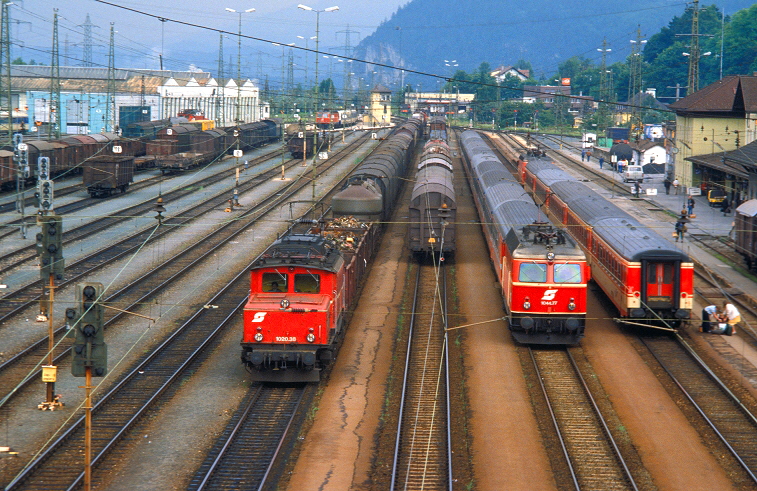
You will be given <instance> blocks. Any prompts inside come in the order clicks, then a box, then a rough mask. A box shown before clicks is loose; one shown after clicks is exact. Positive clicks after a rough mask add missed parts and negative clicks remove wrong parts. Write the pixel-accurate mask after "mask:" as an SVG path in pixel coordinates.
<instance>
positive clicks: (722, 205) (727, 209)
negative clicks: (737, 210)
mask: <svg viewBox="0 0 757 491" xmlns="http://www.w3.org/2000/svg"><path fill="white" fill-rule="evenodd" d="M720 211H722V212H723V216H726V215H728V213H730V211H731V203H730V202H729V201H728V198H725V199H723V202H722V203H720Z"/></svg>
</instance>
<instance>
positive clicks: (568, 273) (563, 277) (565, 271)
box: [554, 264, 581, 283]
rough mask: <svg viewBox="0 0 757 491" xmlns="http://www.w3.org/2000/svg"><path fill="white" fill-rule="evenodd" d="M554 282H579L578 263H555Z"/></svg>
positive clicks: (579, 267) (579, 268) (579, 270)
mask: <svg viewBox="0 0 757 491" xmlns="http://www.w3.org/2000/svg"><path fill="white" fill-rule="evenodd" d="M554 276H555V283H581V265H580V264H555V274H554Z"/></svg>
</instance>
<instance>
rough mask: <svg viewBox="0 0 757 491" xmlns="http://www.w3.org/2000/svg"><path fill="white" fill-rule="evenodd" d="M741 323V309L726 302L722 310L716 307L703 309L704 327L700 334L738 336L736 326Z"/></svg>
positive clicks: (710, 306)
mask: <svg viewBox="0 0 757 491" xmlns="http://www.w3.org/2000/svg"><path fill="white" fill-rule="evenodd" d="M739 322H741V313H740V312H739V309H737V308H736V307H735V306H734V305H733V304H732V303H729V302H728V301H727V300H726V301H725V302H723V307H722V309H718V308H717V306H715V305H708V306H707V307H705V308H704V309H702V326H701V327H700V328H699V332H709V333H712V334H725V335H727V336H733V335H734V334H736V326H737V325H738V323H739Z"/></svg>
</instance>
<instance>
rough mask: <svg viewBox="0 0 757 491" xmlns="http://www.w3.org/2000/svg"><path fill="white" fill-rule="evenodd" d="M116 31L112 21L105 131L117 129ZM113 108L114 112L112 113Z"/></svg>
mask: <svg viewBox="0 0 757 491" xmlns="http://www.w3.org/2000/svg"><path fill="white" fill-rule="evenodd" d="M114 39H115V31H114V30H113V22H111V23H110V49H109V50H108V95H107V100H106V101H105V131H111V130H115V128H114V127H115V125H114V124H113V120H115V118H116V56H115V42H114ZM111 108H112V114H111Z"/></svg>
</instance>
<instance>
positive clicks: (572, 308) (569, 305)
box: [568, 298, 576, 310]
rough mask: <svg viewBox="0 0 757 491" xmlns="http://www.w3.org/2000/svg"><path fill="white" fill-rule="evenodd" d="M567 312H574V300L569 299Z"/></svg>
mask: <svg viewBox="0 0 757 491" xmlns="http://www.w3.org/2000/svg"><path fill="white" fill-rule="evenodd" d="M568 310H576V300H575V299H574V298H571V299H570V302H569V303H568Z"/></svg>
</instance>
